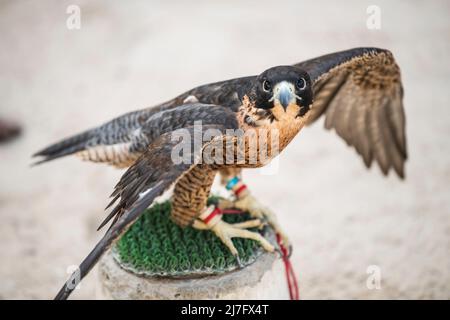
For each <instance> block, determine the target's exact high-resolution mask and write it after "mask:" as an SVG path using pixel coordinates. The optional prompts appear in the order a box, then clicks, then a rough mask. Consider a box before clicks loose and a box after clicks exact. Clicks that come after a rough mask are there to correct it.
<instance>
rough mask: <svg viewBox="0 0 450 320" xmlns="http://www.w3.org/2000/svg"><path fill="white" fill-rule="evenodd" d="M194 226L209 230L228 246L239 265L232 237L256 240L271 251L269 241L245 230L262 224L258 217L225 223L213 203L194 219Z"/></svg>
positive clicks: (272, 247)
mask: <svg viewBox="0 0 450 320" xmlns="http://www.w3.org/2000/svg"><path fill="white" fill-rule="evenodd" d="M192 226H193V227H194V228H196V229H199V230H211V231H212V232H214V234H215V235H216V236H217V237H219V239H220V240H221V241H222V242H223V243H224V244H225V245H226V246H227V247H228V249H229V250H230V252H231V254H232V255H233V256H235V257H236V260H237V261H238V264H239V265H240V266H241V265H242V264H241V262H240V260H239V255H238V251H237V250H236V247H235V246H234V244H233V241H232V240H231V239H232V238H246V239H252V240H255V241H257V242H258V243H259V244H260V245H261V246H262V247H263V248H264V249H265V250H267V251H269V252H273V251H274V250H275V248H274V246H273V245H271V244H270V243H269V241H267V240H266V239H264V237H263V236H262V235H260V234H259V233H258V232H252V231H249V230H246V229H247V228H254V227H260V226H262V221H261V220H260V219H254V220H248V221H245V222H241V223H234V224H230V223H226V222H225V221H223V220H222V215H221V209H219V208H218V207H215V206H213V205H211V206H209V207H207V208H206V209H205V210H204V211H203V213H202V214H201V215H200V216H199V217H198V218H197V219H196V220H195V221H194V223H193V225H192Z"/></svg>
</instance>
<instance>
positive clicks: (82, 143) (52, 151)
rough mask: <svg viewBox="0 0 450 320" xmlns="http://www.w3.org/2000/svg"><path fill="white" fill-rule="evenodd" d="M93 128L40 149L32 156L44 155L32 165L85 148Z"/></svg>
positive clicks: (92, 134)
mask: <svg viewBox="0 0 450 320" xmlns="http://www.w3.org/2000/svg"><path fill="white" fill-rule="evenodd" d="M94 133H95V132H94V130H89V131H85V132H83V133H80V134H77V135H75V136H72V137H69V138H67V139H64V140H62V141H59V142H57V143H55V144H52V145H50V146H48V147H47V148H45V149H42V150H40V151H38V152H36V153H35V154H33V157H44V158H43V159H41V160H39V161H37V162H35V163H33V165H38V164H41V163H44V162H47V161H51V160H54V159H57V158H61V157H64V156H68V155H71V154H74V153H76V152H79V151H82V150H85V149H86V147H87V146H88V142H89V140H90V139H91V138H92V137H93V136H94Z"/></svg>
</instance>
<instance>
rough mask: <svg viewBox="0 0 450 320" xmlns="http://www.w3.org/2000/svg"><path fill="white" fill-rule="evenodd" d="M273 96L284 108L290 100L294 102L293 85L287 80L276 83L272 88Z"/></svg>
mask: <svg viewBox="0 0 450 320" xmlns="http://www.w3.org/2000/svg"><path fill="white" fill-rule="evenodd" d="M273 98H274V99H275V101H277V100H278V101H279V102H280V104H281V105H282V106H283V108H284V109H286V108H287V107H288V105H289V104H290V103H291V102H295V94H294V86H293V85H292V84H291V83H289V82H287V81H282V82H280V83H278V84H277V85H276V86H275V88H274V94H273Z"/></svg>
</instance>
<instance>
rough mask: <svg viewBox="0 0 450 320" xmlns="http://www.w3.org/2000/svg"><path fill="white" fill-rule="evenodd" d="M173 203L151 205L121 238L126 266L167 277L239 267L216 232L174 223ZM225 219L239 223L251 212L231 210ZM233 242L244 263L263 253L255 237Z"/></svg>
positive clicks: (120, 257) (119, 257)
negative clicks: (234, 212)
mask: <svg viewBox="0 0 450 320" xmlns="http://www.w3.org/2000/svg"><path fill="white" fill-rule="evenodd" d="M215 201H217V197H211V198H210V199H209V203H214V202H215ZM170 207H171V206H170V202H169V201H166V202H164V203H161V204H155V205H154V206H152V207H151V208H150V209H147V210H146V211H145V212H144V214H143V215H142V216H141V217H140V218H139V219H138V220H137V221H136V223H134V224H133V226H131V228H130V229H129V230H128V231H127V232H126V233H125V234H124V235H123V237H122V238H121V239H120V240H119V241H118V242H117V244H116V246H115V247H114V249H113V253H114V258H115V259H116V261H118V262H119V264H120V265H121V266H122V268H124V269H126V270H129V271H132V272H134V273H136V274H139V275H146V276H166V277H167V276H168V277H182V276H194V275H208V274H220V273H224V272H229V271H232V270H235V269H237V268H238V266H237V263H236V259H235V258H234V257H233V255H232V254H231V253H230V251H229V250H228V248H227V247H225V245H224V244H223V243H222V242H221V241H220V240H219V239H218V238H217V237H216V236H215V235H214V234H213V233H212V232H210V231H201V230H196V229H194V228H190V227H187V228H181V227H179V226H178V225H176V224H175V223H173V222H172V221H171V220H170ZM223 219H224V221H226V222H228V223H237V222H242V221H246V220H248V219H250V216H249V215H248V214H247V213H245V214H228V215H224V217H223ZM265 229H266V228H265ZM250 230H253V231H256V230H257V229H250ZM263 231H264V230H263ZM233 243H234V245H235V246H236V249H237V250H238V252H239V257H240V259H241V262H242V264H243V265H244V266H245V265H249V264H251V263H253V262H254V261H255V260H256V258H257V257H258V256H259V255H261V254H262V249H261V248H260V246H259V245H258V244H257V243H256V242H255V241H253V240H249V239H240V238H234V239H233Z"/></svg>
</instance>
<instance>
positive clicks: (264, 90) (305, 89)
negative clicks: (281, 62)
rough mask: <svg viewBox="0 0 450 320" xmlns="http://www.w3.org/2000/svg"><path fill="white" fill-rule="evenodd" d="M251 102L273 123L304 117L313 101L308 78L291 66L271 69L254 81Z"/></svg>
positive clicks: (304, 73) (301, 71) (303, 72)
mask: <svg viewBox="0 0 450 320" xmlns="http://www.w3.org/2000/svg"><path fill="white" fill-rule="evenodd" d="M251 99H252V100H253V102H254V105H255V107H256V108H258V109H262V110H265V111H266V112H267V113H268V114H269V115H271V116H273V117H274V118H275V119H279V118H280V117H282V116H290V117H293V118H297V117H303V116H304V115H305V114H307V112H308V111H309V109H310V107H311V104H312V100H313V92H312V84H311V78H310V77H309V74H308V73H307V72H306V71H303V70H301V69H299V68H297V67H293V66H279V67H273V68H270V69H268V70H266V71H264V72H263V73H261V74H260V75H259V76H258V77H257V79H256V83H255V86H254V88H253V94H252V97H251Z"/></svg>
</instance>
